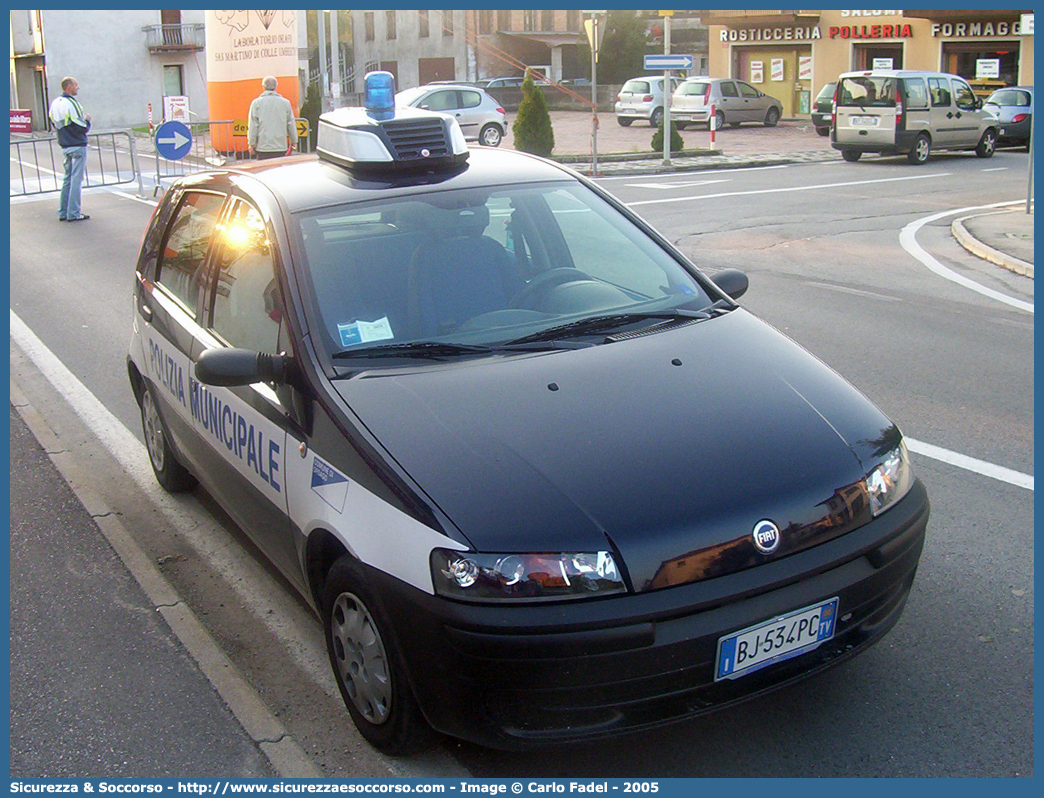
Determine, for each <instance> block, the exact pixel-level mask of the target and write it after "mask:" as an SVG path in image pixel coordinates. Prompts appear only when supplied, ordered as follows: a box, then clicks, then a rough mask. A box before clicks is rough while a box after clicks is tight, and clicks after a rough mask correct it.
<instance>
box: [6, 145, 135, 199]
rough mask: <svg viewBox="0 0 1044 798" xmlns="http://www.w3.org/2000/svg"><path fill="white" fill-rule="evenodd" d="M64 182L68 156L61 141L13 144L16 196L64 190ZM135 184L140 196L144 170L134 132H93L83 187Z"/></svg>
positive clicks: (14, 189)
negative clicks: (142, 170)
mask: <svg viewBox="0 0 1044 798" xmlns="http://www.w3.org/2000/svg"><path fill="white" fill-rule="evenodd" d="M121 145H122V146H121ZM64 179H65V157H64V155H63V154H62V148H61V147H60V146H58V139H57V138H55V137H53V136H52V137H48V138H30V139H14V140H12V141H11V196H12V197H17V196H29V195H31V194H46V193H48V192H51V191H61V190H62V182H63V180H64ZM135 181H137V183H138V193H139V194H140V193H142V185H141V170H140V169H139V168H138V158H137V153H136V152H135V147H134V137H133V136H132V135H131V134H130V132H128V131H123V130H116V131H111V132H108V133H89V134H88V135H87V169H86V172H85V174H84V180H83V187H84V188H94V187H97V186H118V185H125V184H127V183H133V182H135Z"/></svg>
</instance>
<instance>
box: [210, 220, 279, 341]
mask: <svg viewBox="0 0 1044 798" xmlns="http://www.w3.org/2000/svg"><path fill="white" fill-rule="evenodd" d="M220 239H221V252H220V254H219V256H218V261H217V266H218V268H217V270H216V281H215V285H214V301H213V320H212V323H211V327H212V328H213V330H214V332H216V333H217V334H218V335H219V336H221V338H223V339H224V340H225V341H227V342H228V343H229V344H231V345H232V346H237V347H242V348H243V349H252V350H255V351H258V352H279V351H280V350H281V349H283V348H285V347H286V341H285V340H282V341H281V340H280V332H281V330H282V329H283V327H282V321H283V301H282V295H281V293H280V290H279V280H278V279H277V278H276V272H275V264H274V261H273V257H272V245H271V242H270V241H269V240H268V234H267V232H266V230H265V223H264V220H262V218H261V214H259V213H258V212H257V210H255V209H254V208H253V207H252V206H251V205H248V204H247V203H245V202H242V201H237V203H236V206H235V208H234V209H233V210H232V213H231V214H229V216H228V217H227V218H226V222H225V224H224V225H223V226H222V228H221V236H220ZM284 338H285V336H284Z"/></svg>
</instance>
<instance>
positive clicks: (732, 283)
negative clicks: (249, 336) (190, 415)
mask: <svg viewBox="0 0 1044 798" xmlns="http://www.w3.org/2000/svg"><path fill="white" fill-rule="evenodd" d="M711 282H713V283H714V284H715V285H716V286H718V288H720V289H721V290H722V291H724V292H725V293H726V294H727V295H728V296H729V297H731V298H732V299H739V298H740V297H741V296H743V295H744V294H745V293H747V286H748V285H750V283H749V282H748V280H747V275H746V274H745V273H744V272H741V271H740V270H739V269H722V270H721V271H720V272H718V273H717V274H714V275H712V276H711ZM197 368H199V367H198V366H197Z"/></svg>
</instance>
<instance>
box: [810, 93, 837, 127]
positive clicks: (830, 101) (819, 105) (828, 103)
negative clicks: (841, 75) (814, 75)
mask: <svg viewBox="0 0 1044 798" xmlns="http://www.w3.org/2000/svg"><path fill="white" fill-rule="evenodd" d="M835 88H837V81H831V82H830V83H827V84H824V86H823V88H822V89H820V90H819V94H817V95H816V99H815V102H814V103H813V107H812V124H813V125H815V128H816V133H818V134H819V135H820V136H829V135H830V125H831V123H832V122H833V121H834V89H835Z"/></svg>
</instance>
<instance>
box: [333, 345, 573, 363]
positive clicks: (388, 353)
mask: <svg viewBox="0 0 1044 798" xmlns="http://www.w3.org/2000/svg"><path fill="white" fill-rule="evenodd" d="M528 343H530V342H525V341H520V342H516V341H511V342H509V343H507V344H503V345H493V346H487V345H485V344H455V343H452V342H447V341H404V342H402V343H398V344H377V345H375V346H360V347H356V348H354V349H345V350H343V351H341V352H335V353H334V354H333V358H334V360H349V359H352V358H371V357H372V358H377V357H422V358H442V357H456V356H458V355H490V354H497V353H500V352H533V351H542V350H546V349H554V348H555V347H553V346H548V345H544V346H536V345H534V346H529V345H527V344H528ZM532 343H534V344H535V343H536V342H535V341H534V342H532ZM516 344H519V345H516Z"/></svg>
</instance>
